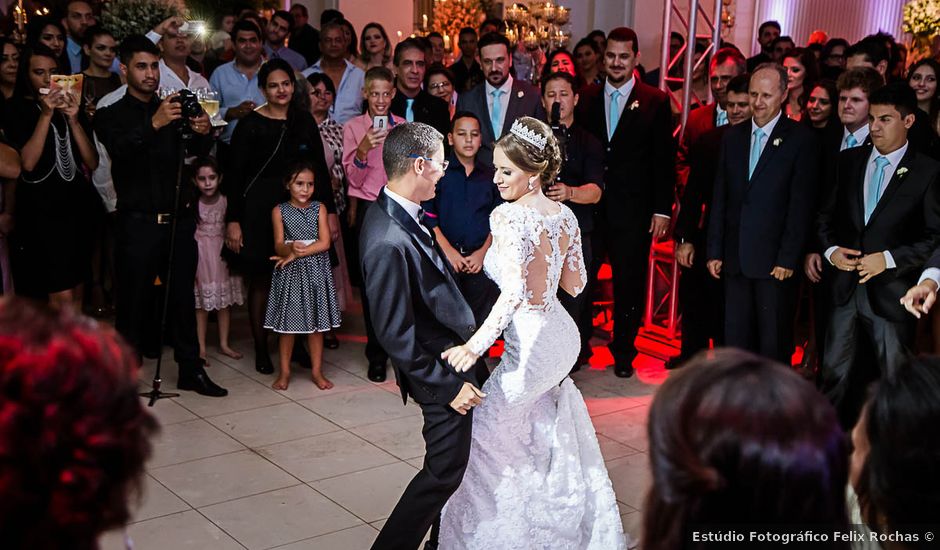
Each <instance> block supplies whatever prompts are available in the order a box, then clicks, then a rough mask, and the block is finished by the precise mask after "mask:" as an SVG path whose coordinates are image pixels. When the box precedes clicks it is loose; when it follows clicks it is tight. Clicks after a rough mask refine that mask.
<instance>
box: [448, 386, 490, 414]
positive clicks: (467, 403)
mask: <svg viewBox="0 0 940 550" xmlns="http://www.w3.org/2000/svg"><path fill="white" fill-rule="evenodd" d="M484 397H486V394H485V393H483V392H481V391H480V390H478V389H477V388H476V386H474V385H473V384H471V383H470V382H464V383H463V387H462V388H460V393H458V394H457V397H455V398H454V400H453V401H451V402H450V408H452V409H454V410H455V411H457V412H458V413H459V414H462V415H465V414H467V413H468V412H470V409H472V408H473V407H476V406H477V405H479V404H480V403H482V402H483V398H484Z"/></svg>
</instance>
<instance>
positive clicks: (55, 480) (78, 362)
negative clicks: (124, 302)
mask: <svg viewBox="0 0 940 550" xmlns="http://www.w3.org/2000/svg"><path fill="white" fill-rule="evenodd" d="M156 431H157V422H156V420H154V418H153V417H152V416H151V415H150V414H149V413H147V412H146V411H144V409H143V406H142V405H141V401H140V398H139V397H138V396H137V365H136V364H135V360H134V354H133V352H131V350H130V349H129V348H128V347H127V345H126V344H125V343H124V342H123V341H122V340H121V339H120V337H118V335H117V333H115V332H114V330H113V329H112V328H111V327H109V326H106V325H99V324H98V323H96V322H95V321H92V320H90V319H87V318H84V317H81V316H78V315H75V314H72V313H70V312H68V311H65V312H53V311H50V310H45V309H38V308H37V307H35V306H33V305H31V304H29V303H27V302H24V301H16V300H0V533H3V542H2V543H0V544H2V546H3V547H4V548H7V549H11V550H19V549H29V550H52V549H59V548H69V549H72V550H86V549H94V548H97V545H98V542H97V541H98V537H99V535H100V534H101V533H102V532H104V531H106V530H108V529H111V528H114V527H118V526H120V525H123V524H125V523H126V522H127V521H128V518H129V517H130V511H129V507H128V501H129V496H130V495H131V494H132V493H138V492H139V489H140V482H141V477H142V475H143V471H144V470H143V469H144V462H145V461H146V459H147V458H148V457H149V456H150V452H151V444H150V437H151V436H152V435H153V434H154V433H155V432H156Z"/></svg>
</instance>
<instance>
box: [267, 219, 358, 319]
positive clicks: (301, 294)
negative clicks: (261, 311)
mask: <svg viewBox="0 0 940 550" xmlns="http://www.w3.org/2000/svg"><path fill="white" fill-rule="evenodd" d="M322 207H323V205H322V204H320V203H319V202H316V201H314V202H313V203H311V204H310V205H309V206H306V207H304V208H298V207H296V206H294V205H292V204H291V203H289V202H284V203H281V204H280V205H279V206H278V208H280V210H281V221H282V223H283V225H284V242H285V243H291V242H294V241H303V242H306V243H312V242H314V241H316V240H317V239H319V227H320V226H319V223H318V220H319V218H320V208H322ZM339 325H340V310H339V302H338V300H337V297H336V288H335V287H334V285H333V272H332V269H331V268H330V255H329V253H328V252H325V251H324V252H320V253H318V254H313V255H311V256H305V257H303V258H297V259H296V260H294V261H292V262H291V263H289V264H287V265H285V266H284V267H282V268H280V269H275V270H274V275H273V276H272V277H271V292H270V294H269V295H268V310H267V313H266V314H265V316H264V328H267V329H271V330H273V331H274V332H282V333H294V334H310V333H312V332H327V331H329V330H331V329H334V328H338V327H339Z"/></svg>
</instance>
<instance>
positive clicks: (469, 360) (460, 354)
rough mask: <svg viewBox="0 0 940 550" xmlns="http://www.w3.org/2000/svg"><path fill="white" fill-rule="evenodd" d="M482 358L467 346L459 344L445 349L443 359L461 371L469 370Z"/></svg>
mask: <svg viewBox="0 0 940 550" xmlns="http://www.w3.org/2000/svg"><path fill="white" fill-rule="evenodd" d="M479 358H480V356H479V355H477V354H475V353H473V352H472V351H470V350H469V349H468V348H467V346H457V347H454V348H450V349H448V350H444V353H442V354H441V359H443V360H445V361H447V362H448V363H450V364H451V366H453V367H454V369H456V370H457V371H459V372H467V371H468V370H470V368H471V367H473V365H475V364H476V362H477V360H478V359H479Z"/></svg>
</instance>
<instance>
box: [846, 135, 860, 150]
mask: <svg viewBox="0 0 940 550" xmlns="http://www.w3.org/2000/svg"><path fill="white" fill-rule="evenodd" d="M856 145H858V139H856V138H855V134H849V135H847V136H845V148H846V149H851V148H852V147H855V146H856Z"/></svg>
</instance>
